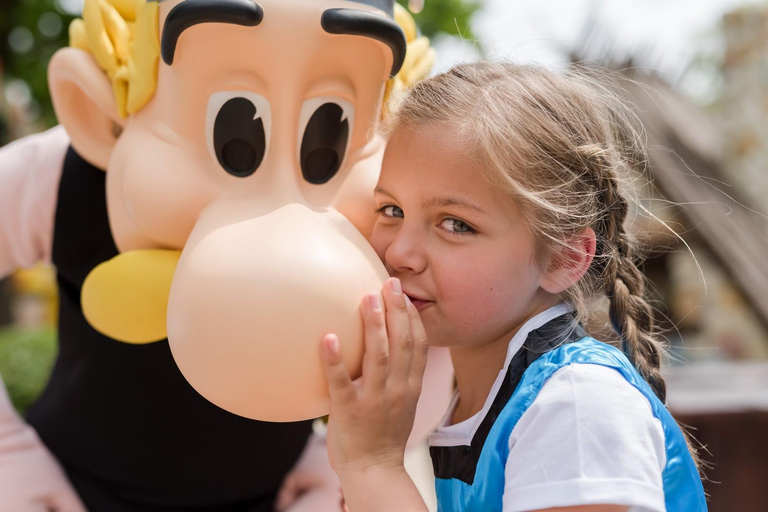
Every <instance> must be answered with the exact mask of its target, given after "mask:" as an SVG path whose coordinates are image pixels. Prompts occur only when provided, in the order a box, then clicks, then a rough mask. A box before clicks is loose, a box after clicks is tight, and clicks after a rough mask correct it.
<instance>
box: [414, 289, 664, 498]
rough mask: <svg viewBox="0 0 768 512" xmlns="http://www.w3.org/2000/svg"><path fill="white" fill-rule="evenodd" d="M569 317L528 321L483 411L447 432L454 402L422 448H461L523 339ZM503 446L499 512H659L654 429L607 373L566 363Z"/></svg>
mask: <svg viewBox="0 0 768 512" xmlns="http://www.w3.org/2000/svg"><path fill="white" fill-rule="evenodd" d="M570 310H571V308H570V306H568V305H566V304H561V305H559V306H555V307H553V308H550V309H548V310H547V311H544V312H543V313H541V314H539V315H537V316H535V317H534V318H532V319H531V320H529V321H528V322H527V323H526V324H525V325H524V326H523V327H522V328H521V329H520V331H519V332H518V333H517V334H516V335H515V336H514V338H513V339H512V341H511V342H510V344H509V349H508V350H507V358H506V362H505V364H504V368H503V369H502V370H501V371H500V372H499V375H498V377H497V379H496V382H495V383H494V385H493V387H492V389H491V393H490V394H489V396H488V398H487V399H486V402H485V406H484V407H483V409H482V410H481V411H480V412H479V413H477V414H476V415H474V416H473V417H471V418H469V419H467V420H465V421H462V422H461V423H458V424H455V425H450V424H449V422H450V418H451V417H452V415H453V411H454V409H455V407H456V403H457V400H458V395H457V396H456V397H454V401H453V403H452V404H451V407H450V408H449V410H448V413H447V414H446V415H445V417H444V418H443V421H442V423H441V426H440V427H438V430H437V432H436V433H434V434H432V435H431V436H430V440H429V441H430V445H432V446H458V445H469V444H470V443H471V441H472V437H473V436H474V434H475V432H476V431H477V428H478V427H479V426H480V423H481V422H482V420H483V418H484V417H485V416H486V414H487V413H488V410H489V409H490V406H491V404H492V403H493V400H494V398H495V397H496V394H497V393H498V390H499V388H500V387H501V384H502V382H503V380H504V376H505V374H506V372H507V368H508V366H509V364H510V361H511V360H512V357H513V356H514V355H515V354H516V353H517V351H518V350H520V348H521V347H522V345H523V343H524V342H525V339H526V338H527V336H528V333H529V332H531V331H533V330H535V329H537V328H539V327H541V326H542V325H544V324H545V323H547V322H549V321H550V320H552V319H554V318H556V317H558V316H561V315H563V314H565V313H567V312H568V311H570ZM509 447H510V452H509V459H508V460H507V463H506V467H505V489H504V498H503V503H504V508H503V510H504V511H505V512H518V511H519V512H522V511H530V510H539V509H546V508H551V507H563V506H576V505H591V504H617V505H627V506H629V507H630V508H629V510H630V512H661V511H664V510H666V509H665V506H664V489H663V483H662V478H661V473H662V471H663V469H664V466H665V465H666V449H665V440H664V432H663V429H662V426H661V422H660V421H659V420H657V419H656V418H655V417H654V416H653V412H652V410H651V405H650V403H649V402H648V400H647V399H646V398H645V396H643V394H642V393H640V392H639V391H638V390H637V389H635V388H634V387H633V386H632V385H631V384H629V382H627V381H626V380H625V379H624V377H623V376H622V375H621V374H620V373H619V372H617V371H616V370H613V369H612V368H607V367H604V366H599V365H592V364H571V365H568V366H565V367H563V368H561V369H560V370H558V371H556V372H555V373H554V374H553V375H552V377H550V379H549V380H548V381H547V382H546V383H545V384H544V386H543V387H542V389H541V391H540V392H539V394H538V396H537V397H536V399H535V400H534V402H533V403H532V404H531V406H530V407H529V408H528V410H527V411H526V412H525V413H524V414H523V415H522V417H521V418H520V420H519V421H518V422H517V424H516V425H515V427H514V429H513V430H512V434H511V436H510V438H509Z"/></svg>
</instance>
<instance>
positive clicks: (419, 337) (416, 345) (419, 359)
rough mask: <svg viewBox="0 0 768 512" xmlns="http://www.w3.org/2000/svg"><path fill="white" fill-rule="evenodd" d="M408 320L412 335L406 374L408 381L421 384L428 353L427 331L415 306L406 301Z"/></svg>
mask: <svg viewBox="0 0 768 512" xmlns="http://www.w3.org/2000/svg"><path fill="white" fill-rule="evenodd" d="M407 307H408V318H409V319H410V321H411V333H413V358H412V359H411V367H410V370H409V373H408V377H409V378H410V379H418V381H419V382H421V378H422V377H423V376H424V369H425V368H426V366H427V354H428V353H429V340H428V339H427V331H426V330H425V329H424V324H423V323H422V321H421V316H419V311H418V310H417V309H416V306H414V305H413V304H411V301H408V305H407Z"/></svg>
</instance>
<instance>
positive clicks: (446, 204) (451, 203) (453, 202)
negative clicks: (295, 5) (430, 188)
mask: <svg viewBox="0 0 768 512" xmlns="http://www.w3.org/2000/svg"><path fill="white" fill-rule="evenodd" d="M421 207H422V208H431V207H438V208H458V209H460V210H471V211H475V212H478V213H482V214H485V212H484V211H483V210H482V209H481V208H479V207H478V206H475V205H474V204H472V203H469V202H467V201H465V200H463V199H460V198H458V197H433V198H432V199H429V200H428V201H424V202H422V203H421Z"/></svg>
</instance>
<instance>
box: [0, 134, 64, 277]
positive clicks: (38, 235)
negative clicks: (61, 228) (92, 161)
mask: <svg viewBox="0 0 768 512" xmlns="http://www.w3.org/2000/svg"><path fill="white" fill-rule="evenodd" d="M68 147H69V136H68V135H67V132H66V131H65V130H64V128H63V127H61V126H57V127H55V128H52V129H50V130H48V131H46V132H43V133H39V134H36V135H30V136H28V137H24V138H22V139H19V140H17V141H15V142H12V143H11V144H8V145H7V146H3V147H2V148H0V278H2V277H4V276H6V275H8V274H10V273H11V272H12V271H13V270H15V269H17V268H21V267H29V266H32V265H34V264H35V263H37V262H38V261H46V262H48V261H50V259H51V245H52V243H53V221H54V214H55V212H56V197H57V194H58V189H59V180H60V179H61V171H62V167H63V164H64V156H65V154H66V152H67V148H68Z"/></svg>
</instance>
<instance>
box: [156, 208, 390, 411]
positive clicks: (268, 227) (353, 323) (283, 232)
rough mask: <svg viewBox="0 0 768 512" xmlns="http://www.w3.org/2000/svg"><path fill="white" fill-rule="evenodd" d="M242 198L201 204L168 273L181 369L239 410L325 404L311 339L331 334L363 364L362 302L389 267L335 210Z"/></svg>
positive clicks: (171, 324)
mask: <svg viewBox="0 0 768 512" xmlns="http://www.w3.org/2000/svg"><path fill="white" fill-rule="evenodd" d="M241 207H242V203H240V204H238V203H237V202H235V201H231V200H230V201H227V200H222V201H220V202H219V203H216V204H213V205H211V206H210V207H209V208H208V209H207V210H206V211H205V212H203V214H202V216H201V218H200V220H199V222H198V223H197V226H196V228H195V230H194V231H193V233H192V236H191V237H190V239H189V242H188V243H187V245H186V247H185V249H184V251H183V253H182V256H181V259H180V261H179V265H178V267H177V270H176V273H175V275H174V278H173V284H172V287H171V293H170V299H169V303H168V340H169V343H170V346H171V350H172V352H173V356H174V358H175V360H176V362H177V363H178V366H179V368H180V369H181V372H182V373H183V374H184V376H185V377H186V379H187V380H188V381H189V382H190V384H192V386H193V387H194V388H195V389H196V390H197V391H198V392H200V394H202V395H203V396H204V397H206V398H207V399H208V400H210V401H211V402H213V403H214V404H216V405H218V406H220V407H222V408H224V409H226V410H228V411H230V412H234V413H236V414H239V415H241V416H246V417H249V418H254V419H259V420H268V421H295V420H301V419H307V418H313V417H319V416H322V415H324V414H327V412H328V401H327V394H326V385H325V380H324V376H323V372H322V367H321V364H320V360H319V357H318V344H319V341H320V339H321V338H322V336H323V335H324V334H326V333H329V332H334V333H337V334H338V335H339V339H340V340H341V345H342V354H343V356H344V360H345V361H346V363H347V368H348V370H349V371H350V372H351V373H352V374H353V375H354V374H359V371H360V364H361V360H362V351H363V343H362V323H361V319H360V315H359V303H360V300H361V299H362V297H363V296H364V295H365V294H367V293H378V292H379V291H380V289H381V286H382V283H383V281H384V280H385V279H386V278H387V274H386V271H385V269H384V267H383V265H382V264H381V262H380V261H379V259H378V257H377V255H376V253H375V252H374V251H373V249H372V248H371V247H370V245H369V244H368V242H367V241H366V240H365V238H364V237H363V236H362V235H361V234H360V233H359V232H358V231H357V230H356V229H355V228H354V226H352V224H351V223H350V222H349V221H348V220H347V219H346V218H345V217H344V216H342V215H341V214H339V213H338V212H336V211H335V210H332V209H331V210H327V211H323V212H317V211H312V210H310V209H309V208H308V207H306V206H305V205H303V204H297V203H292V204H287V205H284V206H282V207H280V208H277V209H275V210H274V211H272V212H269V213H266V214H264V215H260V216H258V217H254V218H249V219H239V220H238V219H237V213H236V212H237V211H238V210H239V209H241Z"/></svg>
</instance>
